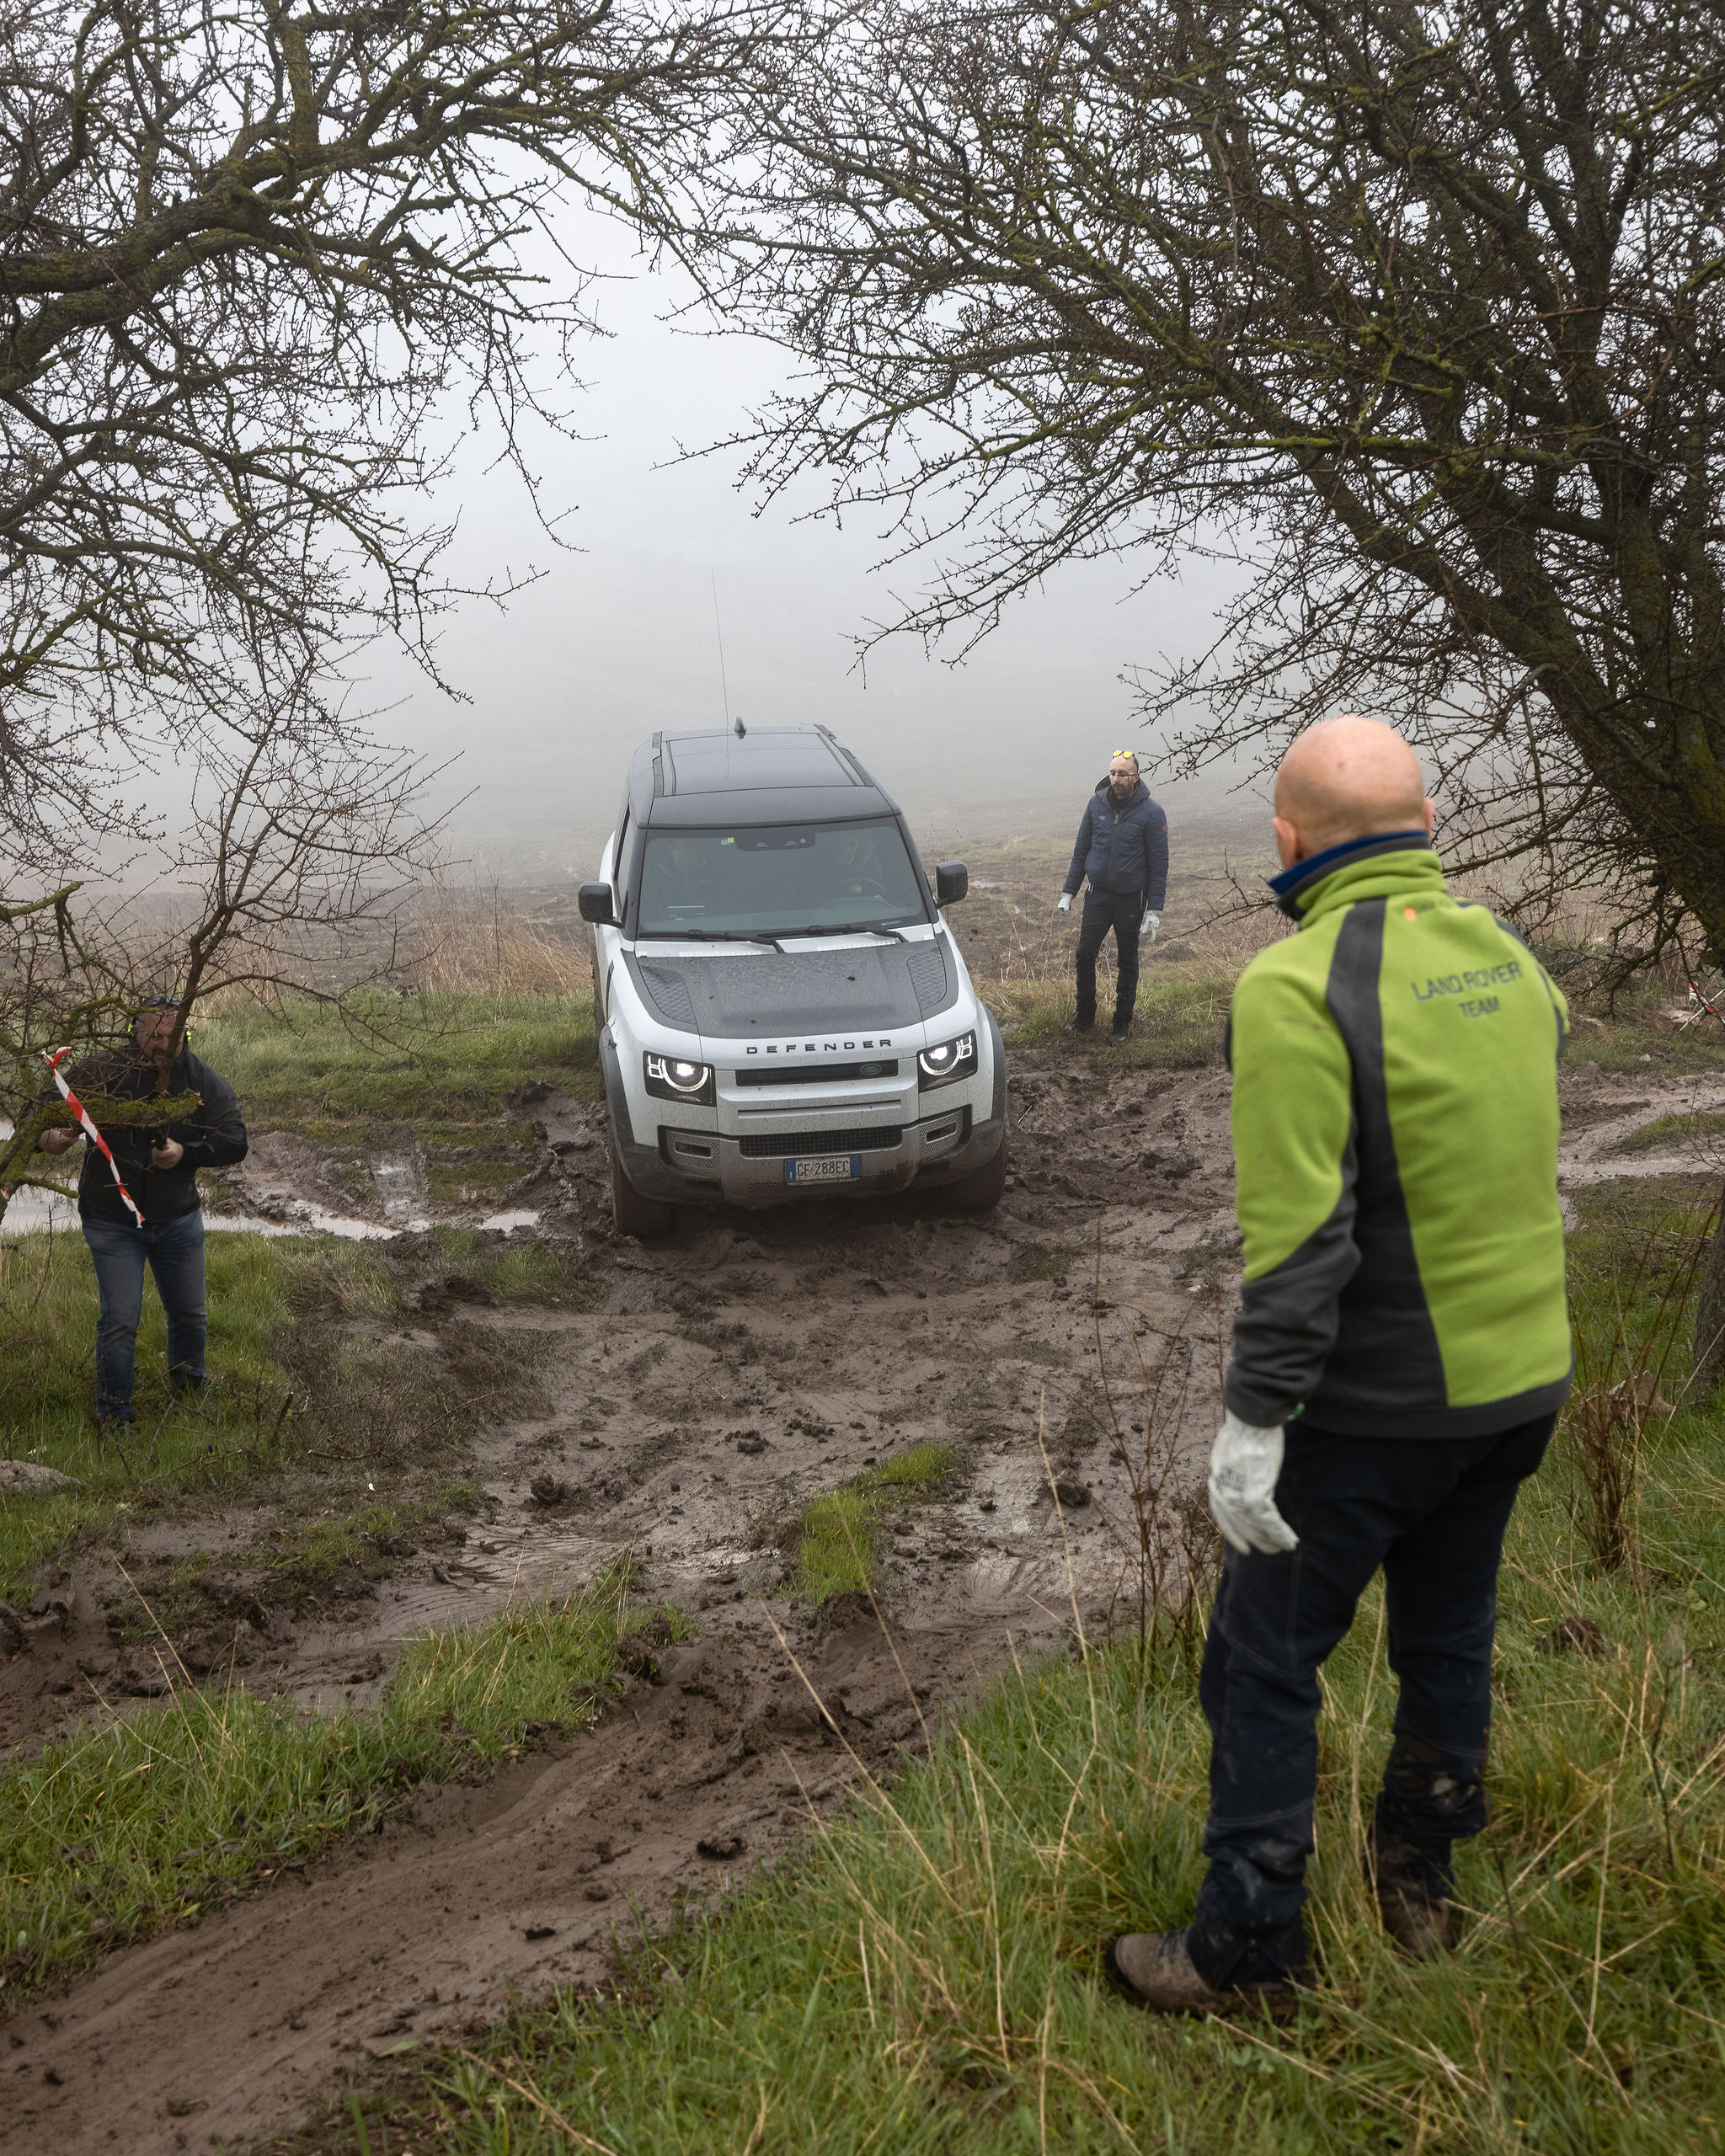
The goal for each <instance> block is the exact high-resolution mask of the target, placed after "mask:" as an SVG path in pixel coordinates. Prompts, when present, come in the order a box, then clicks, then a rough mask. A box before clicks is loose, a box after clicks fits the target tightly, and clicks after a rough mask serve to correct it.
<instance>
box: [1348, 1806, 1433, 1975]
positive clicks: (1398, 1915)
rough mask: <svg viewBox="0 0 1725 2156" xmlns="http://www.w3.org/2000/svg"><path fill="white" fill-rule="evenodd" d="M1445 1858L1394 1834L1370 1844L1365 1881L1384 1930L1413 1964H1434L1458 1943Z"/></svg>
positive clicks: (1366, 1854) (1366, 1852) (1366, 1859)
mask: <svg viewBox="0 0 1725 2156" xmlns="http://www.w3.org/2000/svg"><path fill="white" fill-rule="evenodd" d="M1446 1859H1447V1852H1445V1858H1439V1857H1437V1856H1435V1855H1434V1854H1433V1853H1432V1852H1431V1851H1429V1850H1426V1849H1420V1848H1418V1847H1417V1846H1416V1845H1415V1844H1413V1843H1412V1842H1403V1841H1400V1840H1397V1839H1395V1838H1391V1837H1389V1836H1385V1837H1384V1838H1382V1839H1381V1840H1379V1839H1376V1838H1374V1839H1373V1840H1372V1841H1371V1842H1370V1843H1369V1844H1367V1847H1366V1850H1365V1865H1364V1868H1365V1883H1366V1885H1367V1886H1368V1887H1370V1889H1371V1891H1372V1895H1373V1897H1374V1898H1375V1901H1376V1903H1377V1905H1378V1915H1379V1917H1380V1918H1381V1919H1382V1922H1383V1927H1384V1929H1385V1930H1386V1932H1387V1933H1388V1934H1389V1935H1390V1937H1391V1939H1393V1940H1395V1942H1396V1944H1397V1946H1399V1947H1400V1948H1401V1950H1402V1952H1403V1953H1404V1954H1405V1955H1407V1957H1408V1959H1409V1960H1410V1961H1432V1960H1434V1958H1435V1957H1436V1956H1438V1955H1439V1954H1447V1953H1448V1952H1449V1951H1450V1948H1451V1947H1453V1946H1454V1945H1455V1908H1454V1906H1453V1904H1452V1903H1451V1902H1450V1881H1449V1865H1448V1862H1447V1861H1446Z"/></svg>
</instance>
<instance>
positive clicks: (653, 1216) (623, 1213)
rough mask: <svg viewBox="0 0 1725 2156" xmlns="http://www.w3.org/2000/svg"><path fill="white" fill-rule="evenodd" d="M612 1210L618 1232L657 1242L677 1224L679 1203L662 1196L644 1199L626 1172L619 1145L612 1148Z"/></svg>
mask: <svg viewBox="0 0 1725 2156" xmlns="http://www.w3.org/2000/svg"><path fill="white" fill-rule="evenodd" d="M676 1217H677V1216H676V1207H675V1206H671V1205H667V1204H666V1203H665V1201H664V1199H663V1198H644V1197H643V1196H642V1195H641V1193H640V1192H639V1191H638V1190H637V1189H636V1187H635V1186H634V1185H633V1183H632V1182H630V1181H629V1179H628V1177H627V1176H626V1175H625V1174H624V1173H623V1165H622V1161H621V1160H620V1159H619V1158H618V1155H617V1147H616V1146H615V1145H613V1146H612V1147H611V1218H612V1220H613V1222H614V1223H615V1225H616V1227H617V1233H618V1234H619V1235H633V1237H634V1238H635V1240H636V1241H637V1242H641V1243H650V1242H654V1241H657V1239H658V1238H659V1237H660V1235H669V1234H670V1231H671V1230H672V1228H673V1227H674V1226H675V1225H676Z"/></svg>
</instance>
